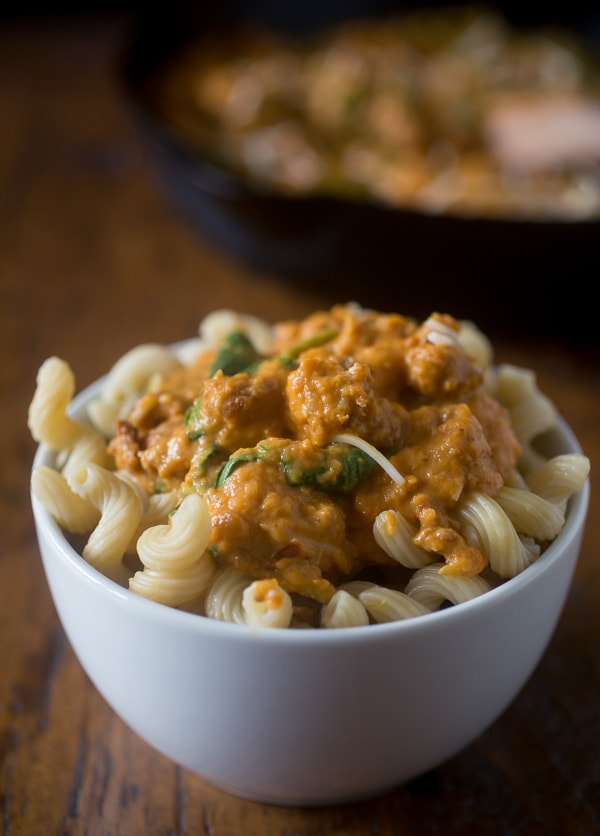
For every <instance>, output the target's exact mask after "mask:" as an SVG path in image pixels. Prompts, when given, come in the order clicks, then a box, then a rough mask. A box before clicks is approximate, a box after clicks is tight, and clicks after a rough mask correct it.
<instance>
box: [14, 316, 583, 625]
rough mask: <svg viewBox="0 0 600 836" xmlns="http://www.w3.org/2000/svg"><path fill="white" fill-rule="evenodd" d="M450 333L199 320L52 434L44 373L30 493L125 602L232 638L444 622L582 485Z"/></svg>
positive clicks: (539, 423)
mask: <svg viewBox="0 0 600 836" xmlns="http://www.w3.org/2000/svg"><path fill="white" fill-rule="evenodd" d="M492 360H493V352H492V346H491V345H490V343H489V341H488V340H487V338H486V337H485V336H484V335H483V334H482V333H481V332H480V331H479V330H478V329H477V328H476V326H475V325H473V323H470V322H464V323H463V322H458V321H457V320H455V319H454V318H453V317H452V316H450V315H447V314H439V313H433V314H432V315H431V316H430V317H429V318H428V319H426V320H425V321H423V322H416V321H414V320H412V319H410V318H408V317H405V316H402V315H400V314H395V313H392V314H383V313H379V312H376V311H372V310H367V309H363V308H361V307H360V306H358V305H355V304H347V305H337V306H334V307H333V308H332V309H331V310H328V311H318V312H316V313H314V314H312V315H310V316H308V317H306V318H305V319H303V320H299V321H287V322H280V323H277V324H275V325H269V324H268V323H266V322H263V321H261V320H260V319H257V318H256V317H250V316H246V315H243V314H239V313H234V312H231V311H217V312H215V313H213V314H211V315H210V316H208V317H206V318H205V319H204V320H203V322H202V323H201V325H200V329H199V334H198V337H197V338H195V339H193V340H189V341H187V342H186V343H183V344H181V345H179V346H175V347H168V346H158V345H143V346H138V347H136V348H134V349H133V350H132V351H131V352H129V353H128V354H126V355H125V356H124V357H122V358H121V359H120V360H119V361H118V362H117V363H116V364H115V366H114V367H113V369H112V370H111V371H110V372H109V373H108V375H107V376H106V378H104V380H103V381H102V382H101V388H100V390H99V392H98V394H97V395H96V396H95V397H94V399H93V400H92V401H91V402H89V403H88V404H87V420H78V419H76V418H75V417H73V415H72V410H71V403H72V400H73V396H74V392H75V381H74V379H73V374H72V372H71V369H70V368H69V366H68V364H67V363H66V362H65V361H63V360H61V359H59V358H56V357H51V358H49V359H48V360H46V361H45V362H44V364H43V365H42V367H41V368H40V371H39V373H38V378H37V387H36V390H35V394H34V396H33V399H32V402H31V405H30V409H29V417H28V423H29V428H30V431H31V433H32V436H33V438H34V439H35V440H36V441H38V442H39V443H40V444H44V445H45V446H46V447H47V448H49V450H50V451H51V452H53V453H54V454H55V465H54V467H49V466H46V465H43V466H38V467H36V468H35V469H34V472H33V474H32V492H33V494H34V496H35V497H36V499H37V500H38V501H39V502H40V503H41V504H42V505H43V506H44V507H45V508H46V509H47V510H48V511H49V513H50V514H51V515H52V516H53V517H54V518H55V519H56V521H57V522H58V524H59V525H60V526H61V527H62V528H63V529H64V530H65V531H66V532H69V533H70V534H71V535H72V536H74V537H78V538H80V539H82V540H83V542H82V544H81V553H82V555H83V558H84V559H85V560H87V561H88V562H89V563H90V564H91V565H93V566H94V567H95V568H97V569H98V570H99V571H101V572H102V573H104V574H105V575H107V576H109V577H110V578H112V579H113V580H115V581H117V582H118V583H121V584H122V585H124V586H128V587H129V589H130V590H132V591H133V592H135V593H136V594H138V595H141V596H144V597H146V598H149V599H152V600H154V601H157V602H159V603H162V604H165V605H167V606H171V607H177V608H181V609H185V610H188V611H190V612H194V613H198V614H199V615H203V616H206V617H208V618H213V619H216V620H222V621H229V622H235V623H239V624H246V625H250V626H252V627H269V628H287V627H319V628H328V629H332V628H342V627H353V626H361V625H363V626H364V625H369V624H375V623H380V622H386V621H395V620H400V619H406V618H414V617H418V616H421V615H425V614H427V613H429V612H431V611H433V610H437V609H439V608H440V607H444V606H453V605H459V604H461V603H463V602H465V601H468V600H470V599H472V598H474V597H476V596H479V595H482V594H484V593H485V592H487V591H488V590H489V589H491V588H493V587H494V586H496V585H498V584H499V583H502V582H503V581H504V580H506V579H508V578H511V577H514V576H515V575H517V574H518V573H520V572H522V571H523V570H524V569H526V568H527V566H529V565H530V564H531V563H532V562H533V561H535V560H536V559H537V558H538V557H539V555H540V554H542V552H543V551H544V550H545V549H546V547H547V546H548V544H549V543H550V542H552V540H553V539H554V538H555V537H556V536H557V535H558V533H559V532H560V530H561V529H562V527H563V525H564V520H565V512H566V508H567V503H568V500H569V497H571V496H572V495H573V494H574V493H576V492H577V491H579V490H580V489H581V488H582V486H583V484H584V482H585V480H586V479H587V477H588V473H589V469H590V463H589V460H588V458H587V457H586V456H584V455H582V454H579V453H570V454H561V455H557V456H554V457H551V458H548V457H546V456H545V455H544V454H543V452H542V450H543V448H542V447H541V446H539V445H538V443H537V442H538V440H539V439H540V438H541V437H543V435H544V434H545V433H547V431H549V430H551V429H552V428H553V427H554V426H555V424H556V422H557V418H558V415H557V412H556V409H555V407H554V405H553V404H552V403H551V402H550V401H549V400H548V398H547V397H546V396H545V395H543V394H542V393H541V392H540V390H539V389H538V387H537V383H536V379H535V375H534V373H533V372H532V371H530V370H528V369H521V368H517V367H514V366H509V365H500V366H494V365H493V364H492Z"/></svg>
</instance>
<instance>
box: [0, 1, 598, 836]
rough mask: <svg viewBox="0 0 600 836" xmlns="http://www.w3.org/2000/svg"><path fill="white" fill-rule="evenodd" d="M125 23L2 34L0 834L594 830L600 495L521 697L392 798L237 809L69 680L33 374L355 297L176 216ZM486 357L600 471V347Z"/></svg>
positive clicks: (551, 344)
mask: <svg viewBox="0 0 600 836" xmlns="http://www.w3.org/2000/svg"><path fill="white" fill-rule="evenodd" d="M127 24H128V20H127V17H126V16H123V15H114V16H110V17H100V18H88V19H81V20H79V21H78V20H77V19H68V18H67V19H62V20H61V19H57V20H55V21H53V22H49V21H46V22H39V21H38V22H36V21H29V22H26V21H18V20H13V21H5V22H3V23H2V24H0V291H1V306H0V316H1V323H0V350H1V358H0V384H1V388H0V393H1V396H0V427H1V436H0V438H1V444H2V458H1V462H2V471H3V475H2V480H1V482H0V485H1V487H0V491H1V494H2V502H1V505H0V514H1V523H2V524H1V530H2V532H3V538H2V547H1V553H0V648H1V656H0V796H1V798H2V833H4V834H7V836H9V834H10V836H12V834H19V835H21V834H23V836H38V834H39V836H48V834H51V835H52V834H103V835H104V834H110V835H111V836H112V834H115V836H116V834H123V835H124V836H130V835H131V834H145V835H146V834H156V835H157V836H158V834H161V835H163V834H164V836H166V834H188V835H191V834H212V836H265V834H268V836H277V834H279V836H290V835H291V834H301V836H309V835H310V834H315V835H316V834H319V836H333V834H336V835H337V836H340V834H344V836H355V834H356V836H358V834H360V836H363V834H364V835H365V836H366V834H369V836H371V835H372V836H387V835H388V834H389V836H395V834H415V836H416V834H423V835H424V834H434V833H441V834H477V836H482V834H497V833H498V834H519V836H537V834H540V836H541V834H557V836H589V834H593V833H600V654H599V652H598V639H599V638H600V562H599V561H598V554H599V553H600V499H599V498H598V495H597V494H593V495H592V503H591V509H590V515H589V522H588V526H587V531H586V534H585V540H584V544H583V550H582V554H581V558H580V561H579V564H578V568H577V571H576V575H575V578H574V582H573V586H572V589H571V592H570V595H569V597H568V600H567V602H566V606H565V609H564V612H563V615H562V618H561V620H560V623H559V625H558V628H557V630H556V633H555V635H554V638H553V639H552V642H551V644H550V646H549V648H548V650H547V652H546V654H545V655H544V657H543V659H542V660H541V662H540V664H539V666H538V668H537V670H536V671H535V673H534V674H533V676H532V677H531V679H530V680H529V682H528V683H527V684H526V686H525V687H524V688H523V690H522V692H521V693H520V694H519V696H518V697H517V699H516V700H515V701H514V703H513V704H512V705H511V707H510V708H509V709H508V710H507V711H506V712H505V713H504V715H503V716H502V717H501V718H500V719H499V720H498V721H497V722H496V723H494V725H493V726H492V727H491V728H490V729H488V730H487V731H486V732H485V733H484V734H483V735H482V736H481V737H480V738H479V739H478V740H477V741H476V742H474V743H473V744H472V745H471V746H469V747H468V748H467V749H466V750H465V751H463V752H462V753H461V754H459V755H457V756H456V757H454V758H453V759H452V760H451V761H449V762H448V763H446V764H444V765H443V766H441V767H439V768H438V769H435V770H434V771H432V772H430V773H428V774H426V775H423V776H422V777H420V778H419V779H417V780H415V781H413V782H411V783H409V784H408V785H406V786H403V787H399V788H398V789H397V790H396V791H395V792H393V793H391V794H390V795H386V796H385V797H382V798H377V799H374V800H372V801H368V802H363V803H359V804H353V805H349V806H343V807H334V808H330V809H308V810H303V809H294V808H292V809H287V808H278V807H271V806H268V805H261V804H257V803H253V802H250V801H243V800H238V799H236V798H234V797H231V796H229V795H227V794H225V793H222V792H220V791H218V790H216V789H214V788H212V787H210V786H207V785H206V784H205V783H204V782H203V781H202V780H201V779H200V778H198V777H197V776H195V775H192V774H190V773H188V772H187V771H185V770H183V769H181V768H178V767H177V766H175V765H173V764H172V763H170V762H169V761H168V760H166V759H165V758H164V757H162V756H161V755H159V754H157V753H156V752H155V751H153V750H152V749H150V747H149V746H147V745H146V744H145V743H144V742H142V741H141V740H140V739H139V738H138V737H137V736H136V735H135V734H134V733H133V732H131V731H130V730H129V729H128V728H127V727H126V726H125V725H124V724H123V723H122V722H121V720H120V719H119V718H117V717H116V716H115V714H114V713H113V712H112V710H111V709H110V708H109V707H108V706H107V705H106V703H105V702H104V701H103V699H102V698H101V697H100V696H99V695H98V693H97V692H96V691H95V689H94V688H93V686H92V685H91V684H90V682H89V681H88V679H87V678H86V675H85V674H84V673H83V671H82V669H81V668H80V666H79V664H78V663H77V661H76V659H75V657H74V655H73V652H72V651H71V649H70V646H69V644H68V642H67V641H66V639H65V636H64V634H63V631H62V629H61V627H60V625H59V622H58V620H57V617H56V614H55V611H54V608H53V605H52V602H51V599H50V595H49V592H48V589H47V586H46V582H45V579H44V577H43V573H42V568H41V563H40V560H39V556H38V549H37V545H36V540H35V536H34V531H33V525H32V517H31V510H30V504H29V472H30V466H31V459H32V456H33V453H34V444H33V442H32V440H31V438H30V436H29V433H28V430H27V427H26V412H27V407H28V404H29V401H30V399H31V396H32V393H33V389H34V382H35V376H36V372H37V369H38V367H39V365H40V364H41V362H42V361H43V360H44V359H45V358H46V357H47V356H48V355H50V354H57V355H59V356H61V357H63V358H65V359H67V360H68V361H69V362H70V364H71V365H72V367H73V369H74V371H75V374H76V377H77V382H78V386H79V387H83V386H85V385H87V384H88V383H90V382H91V381H92V380H93V379H95V378H96V377H97V376H98V375H100V374H101V373H103V372H104V371H105V370H106V369H108V367H109V366H110V365H111V364H112V363H113V362H114V361H115V360H116V359H117V358H118V357H119V356H120V355H121V354H122V353H123V352H124V351H125V350H127V349H128V348H130V347H132V346H133V345H135V344H138V343H141V342H145V341H158V342H172V341H174V340H178V339H181V338H184V337H188V336H192V335H194V334H195V332H196V328H197V324H198V322H199V320H200V319H201V318H202V317H203V316H204V314H206V313H207V312H208V311H210V310H212V309H214V308H218V307H233V308H236V309H239V310H246V311H249V312H251V313H256V314H259V315H263V316H266V317H267V318H269V319H279V318H288V317H296V316H302V315H304V314H306V313H308V312H309V311H311V310H313V309H314V308H317V307H323V306H326V305H329V304H330V303H331V302H332V301H347V300H345V299H338V300H335V299H333V300H332V299H331V298H330V297H331V294H332V292H333V291H332V290H331V289H330V290H329V291H323V292H321V291H319V290H318V289H314V288H313V289H312V290H311V291H310V292H309V291H308V290H307V289H306V288H303V287H302V286H299V285H298V284H294V283H291V282H285V281H282V280H281V279H280V278H278V277H276V276H267V275H257V274H255V273H253V274H250V273H249V272H247V271H245V270H244V268H243V267H242V266H240V265H239V264H237V263H235V262H234V261H233V260H232V259H230V258H229V257H228V256H227V254H225V253H223V252H220V251H218V250H217V248H216V247H215V246H213V245H212V244H211V243H210V242H209V241H208V240H205V239H204V238H203V237H202V235H201V234H198V233H197V232H196V231H195V230H192V229H191V228H190V227H189V226H188V225H187V223H185V222H184V221H183V220H182V219H181V218H180V217H179V216H178V215H177V214H176V213H174V212H173V211H172V208H171V206H170V205H169V204H168V202H167V201H166V200H165V198H164V195H163V193H162V190H161V187H160V185H159V184H158V182H157V181H156V179H155V175H154V170H153V167H152V165H151V163H150V161H149V160H148V159H147V157H146V154H145V152H144V151H143V150H142V147H141V144H140V142H139V137H138V135H137V132H136V130H135V128H134V126H133V125H132V123H131V121H130V119H129V116H128V114H127V112H126V109H125V107H124V105H123V102H122V100H121V97H120V95H119V91H118V89H117V87H116V85H115V81H114V76H113V73H112V70H113V66H114V61H115V58H116V55H117V53H118V49H119V45H120V43H121V38H122V35H123V32H124V31H125V28H126V26H127ZM359 301H363V300H359ZM403 312H404V313H410V312H409V311H403ZM496 345H497V358H498V359H500V360H506V361H510V362H516V363H519V364H521V365H525V366H528V367H533V368H535V369H536V370H537V372H538V378H539V382H540V385H541V386H542V388H543V389H544V390H545V391H546V392H547V394H549V396H550V397H551V398H553V399H554V400H555V401H556V402H557V403H558V404H559V405H560V410H561V412H562V414H563V415H564V417H565V418H566V419H567V421H568V422H569V423H570V424H571V425H572V426H573V427H574V428H575V430H576V433H577V434H578V436H579V438H580V441H581V443H582V445H583V448H584V450H585V451H586V452H587V454H588V455H589V456H590V458H591V459H592V469H593V466H594V464H595V463H597V462H598V461H600V434H599V432H598V415H599V414H600V376H599V372H598V369H599V368H600V367H599V365H598V360H599V351H598V346H597V344H596V342H595V341H594V340H591V341H590V342H586V343H583V344H582V343H572V344H569V342H565V341H554V340H550V339H548V338H547V337H546V338H543V339H542V338H533V339H532V338H528V337H527V335H526V334H525V333H524V334H523V335H522V336H519V337H515V336H514V335H513V336H511V337H510V338H508V337H506V338H505V337H503V336H502V334H501V333H500V334H499V335H498V339H497V343H496ZM440 697H441V710H443V695H440Z"/></svg>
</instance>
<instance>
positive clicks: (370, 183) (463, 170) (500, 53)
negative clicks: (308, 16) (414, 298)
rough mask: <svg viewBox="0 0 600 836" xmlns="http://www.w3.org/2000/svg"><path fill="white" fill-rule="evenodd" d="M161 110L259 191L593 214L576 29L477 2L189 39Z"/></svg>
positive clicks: (587, 103)
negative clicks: (309, 29) (516, 22)
mask: <svg viewBox="0 0 600 836" xmlns="http://www.w3.org/2000/svg"><path fill="white" fill-rule="evenodd" d="M152 83H153V84H155V85H156V87H155V89H154V92H153V93H152V94H151V95H152V96H153V98H154V101H155V104H156V106H157V107H158V109H159V111H160V112H161V114H162V116H163V118H164V119H165V120H166V121H167V123H169V124H170V125H171V126H173V127H174V128H175V129H176V131H177V132H178V134H179V135H180V136H181V137H183V138H184V139H185V141H186V142H187V143H188V144H191V145H192V147H195V148H196V149H197V150H199V152H200V154H201V155H202V156H203V157H205V158H207V159H209V160H211V161H212V162H214V163H216V164H218V165H221V166H223V167H225V168H226V169H230V170H231V171H233V172H235V173H237V174H239V175H241V176H243V177H244V178H247V179H248V180H249V181H250V182H251V183H253V184H254V185H255V186H258V187H259V188H261V189H265V190H266V191H267V192H269V191H271V192H275V193H280V194H285V195H291V196H306V195H315V194H325V195H333V196H337V197H342V198H349V199H361V200H362V199H369V200H375V201H378V202H381V203H383V205H389V206H392V207H401V208H404V209H410V210H415V211H418V212H426V213H448V214H454V215H462V216H474V215H475V216H482V217H490V218H496V217H514V218H538V219H546V220H550V219H563V220H565V219H571V220H577V219H586V218H592V217H593V218H597V217H598V216H600V87H599V84H598V74H597V61H596V58H595V56H592V55H591V52H588V51H586V49H584V47H583V45H582V43H580V42H579V41H578V40H577V39H576V38H575V36H574V35H573V34H570V33H567V32H566V31H561V30H558V29H549V28H547V29H541V28H539V29H522V30H521V29H516V28H515V27H513V26H511V25H509V24H508V23H507V22H506V20H505V19H504V18H503V17H502V16H501V15H500V13H498V12H496V11H493V10H491V9H487V8H486V9H480V8H478V7H470V6H466V7H456V8H450V9H448V8H446V9H437V10H434V9H429V10H421V11H416V12H412V13H410V14H405V15H404V16H398V17H392V18H390V19H385V20H371V21H369V20H362V21H358V22H357V21H353V22H349V23H345V24H340V25H338V26H337V27H334V28H332V29H330V30H327V31H324V32H321V33H320V34H318V35H314V36H312V37H305V38H304V39H295V40H294V39H292V38H285V37H283V36H279V35H275V34H273V33H269V32H266V31H261V32H256V31H241V30H240V31H236V32H233V33H228V34H227V37H226V38H219V37H218V36H212V37H211V36H210V35H207V36H206V37H203V38H201V39H198V40H197V41H192V42H191V44H189V45H188V46H187V48H184V49H182V50H181V51H180V52H179V53H178V54H177V55H175V56H174V57H173V59H172V60H171V62H170V64H168V65H167V66H166V67H165V68H164V69H163V70H162V71H161V73H160V74H159V76H157V77H156V78H153V79H152Z"/></svg>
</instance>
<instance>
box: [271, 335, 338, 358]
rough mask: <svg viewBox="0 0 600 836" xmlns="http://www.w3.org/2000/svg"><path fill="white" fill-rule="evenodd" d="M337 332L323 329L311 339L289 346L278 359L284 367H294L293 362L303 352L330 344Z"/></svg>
mask: <svg viewBox="0 0 600 836" xmlns="http://www.w3.org/2000/svg"><path fill="white" fill-rule="evenodd" d="M338 334H339V331H338V329H337V328H324V329H323V330H322V331H319V332H318V333H316V334H313V335H312V337H307V338H306V339H305V340H300V342H297V343H296V344H295V345H292V346H290V348H288V349H287V351H284V352H283V353H282V354H280V355H279V359H280V360H281V362H282V363H284V365H289V366H292V365H294V360H295V359H296V358H297V357H299V356H300V354H302V352H303V351H308V349H309V348H318V347H319V346H320V345H325V343H328V342H330V341H331V340H333V339H335V338H336V337H337V335H338Z"/></svg>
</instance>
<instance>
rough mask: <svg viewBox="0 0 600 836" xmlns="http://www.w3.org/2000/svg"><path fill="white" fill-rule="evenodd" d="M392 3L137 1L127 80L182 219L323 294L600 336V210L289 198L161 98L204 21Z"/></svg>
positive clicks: (215, 24)
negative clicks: (156, 86) (199, 133)
mask: <svg viewBox="0 0 600 836" xmlns="http://www.w3.org/2000/svg"><path fill="white" fill-rule="evenodd" d="M397 7H398V4H397V3H393V2H386V0H380V2H379V3H374V2H366V0H364V2H363V0H354V2H341V0H338V2H330V3H325V4H310V3H308V4H307V3H303V2H293V0H292V2H289V3H281V2H278V0H262V2H260V0H255V1H254V2H244V1H243V0H241V2H240V1H239V2H235V0H224V2H220V3H219V4H218V5H216V4H214V5H213V4H211V5H209V6H207V5H206V4H197V3H192V4H187V3H182V4H171V5H170V6H169V8H168V13H166V12H165V9H164V6H163V7H161V12H160V14H157V13H155V12H152V11H148V12H145V13H140V14H139V15H138V18H137V20H136V22H135V25H134V27H133V30H132V32H131V34H130V37H129V39H128V41H127V43H126V46H125V49H124V52H123V56H122V61H121V64H120V67H119V80H120V83H121V85H122V89H123V91H124V94H125V95H126V98H127V101H128V103H129V105H130V106H131V109H132V112H133V114H134V115H135V118H136V120H137V123H138V125H139V128H140V131H141V136H142V137H143V139H144V140H145V141H146V142H147V144H148V145H149V147H150V149H151V152H152V155H153V157H154V159H155V161H156V163H157V165H158V168H159V170H160V172H161V175H162V179H163V181H164V183H165V187H166V190H167V193H168V195H169V196H170V198H171V200H172V201H173V203H174V204H175V205H176V206H177V207H178V208H179V210H180V211H181V212H182V213H183V214H184V216H185V217H187V219H188V220H190V221H191V222H192V223H193V224H194V225H195V226H197V227H198V228H199V229H200V230H201V231H202V233H203V234H204V235H206V236H208V237H209V238H210V239H212V240H213V241H214V242H215V243H216V244H217V245H218V246H220V247H221V248H223V249H224V250H226V251H227V252H228V253H229V254H230V255H231V256H232V257H234V258H235V259H238V260H239V261H240V262H242V263H243V264H244V265H246V266H247V268H248V270H249V271H250V272H252V271H258V272H261V273H269V274H273V275H275V276H277V277H278V278H280V279H281V280H282V281H294V282H301V283H303V284H304V285H305V286H307V287H310V288H312V289H313V290H314V289H317V290H318V291H319V292H320V293H321V294H322V295H323V302H324V304H329V303H334V302H345V301H349V300H355V301H357V302H360V303H361V304H363V305H365V306H369V307H374V308H377V309H381V310H396V311H400V312H402V313H405V314H412V315H414V316H416V317H425V316H427V315H428V314H429V313H431V311H433V310H439V311H447V312H450V313H452V314H454V315H455V316H457V317H459V318H470V319H473V320H475V321H476V322H477V323H478V324H479V325H480V326H481V327H483V328H484V329H486V330H487V331H488V332H491V333H496V332H502V333H508V334H510V333H511V332H515V333H516V332H518V333H519V334H523V332H524V331H530V332H531V333H532V335H537V334H549V335H552V336H559V337H560V336H562V337H564V338H565V339H569V340H584V341H596V340H597V339H598V336H599V329H598V327H597V325H596V323H595V317H594V315H593V314H592V306H591V294H592V292H593V290H594V285H595V283H596V279H597V278H598V276H600V257H599V253H600V223H599V222H598V221H597V220H590V221H577V222H573V221H530V220H528V221H524V220H510V219H508V220H497V219H486V218H463V217H456V216H451V215H425V214H421V213H418V212H414V211H410V210H403V209H397V208H390V207H387V206H383V205H380V204H377V203H374V202H367V201H348V200H343V199H336V198H332V197H321V196H316V197H308V198H290V197H283V196H280V195H277V194H274V193H272V192H266V191H262V190H260V189H258V188H257V187H255V186H253V185H251V184H250V183H249V182H247V181H246V180H245V179H243V178H242V177H239V176H237V175H236V174H234V173H232V172H230V171H227V170H224V169H222V168H219V167H217V166H215V165H213V164H211V163H210V162H209V161H208V160H207V159H204V158H203V157H202V156H201V155H200V154H199V153H198V152H197V151H196V150H193V149H192V148H191V147H190V146H188V145H187V144H186V142H185V140H184V139H183V138H182V137H181V136H178V135H177V134H176V133H175V132H173V130H172V129H171V128H170V127H169V126H168V125H167V124H166V123H165V121H164V120H163V119H162V118H161V116H160V114H159V113H158V111H157V109H156V107H155V106H154V103H153V100H152V92H153V78H154V77H155V74H156V73H160V70H161V66H162V65H163V62H165V61H166V60H167V59H168V58H169V56H171V55H173V54H175V53H176V51H177V50H178V49H180V47H181V46H182V45H183V44H185V42H186V41H187V40H188V39H189V38H191V37H194V36H196V35H198V34H200V33H202V34H205V33H207V32H214V34H215V37H223V36H224V35H225V36H226V32H227V29H228V27H231V26H235V25H237V24H239V23H240V22H250V23H258V24H261V25H267V26H269V27H271V28H272V29H276V30H281V31H285V32H288V33H289V32H292V33H303V32H307V31H311V30H314V29H317V28H319V27H321V26H325V25H329V24H332V23H336V22H338V21H340V20H344V19H348V18H349V17H361V16H364V15H365V14H367V13H368V14H369V15H373V14H378V13H387V12H389V11H393V10H394V9H395V8H397ZM571 10H573V7H571ZM506 11H507V10H506V9H504V10H503V12H505V13H506ZM507 17H509V19H511V15H510V14H507ZM512 19H513V20H514V19H515V15H514V13H513V15H512ZM517 22H521V21H520V20H519V19H518V20H517ZM531 22H532V21H531V20H527V21H526V23H528V24H530V23H531ZM551 22H555V21H551Z"/></svg>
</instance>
